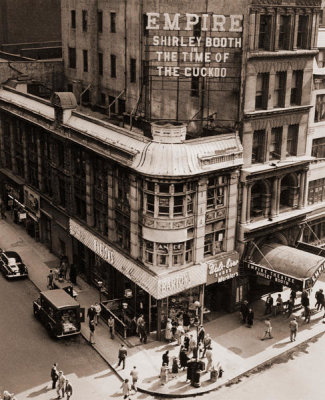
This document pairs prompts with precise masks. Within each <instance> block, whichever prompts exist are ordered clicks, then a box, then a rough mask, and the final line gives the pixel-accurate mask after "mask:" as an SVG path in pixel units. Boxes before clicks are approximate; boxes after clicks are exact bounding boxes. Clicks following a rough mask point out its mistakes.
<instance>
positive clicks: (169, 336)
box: [165, 318, 173, 342]
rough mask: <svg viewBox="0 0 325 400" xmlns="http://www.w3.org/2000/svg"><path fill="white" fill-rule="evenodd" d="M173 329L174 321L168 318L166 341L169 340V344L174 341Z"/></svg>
mask: <svg viewBox="0 0 325 400" xmlns="http://www.w3.org/2000/svg"><path fill="white" fill-rule="evenodd" d="M172 328H173V325H172V321H171V319H170V318H168V319H167V324H166V330H165V339H166V340H167V342H171V341H172V340H173V333H172Z"/></svg>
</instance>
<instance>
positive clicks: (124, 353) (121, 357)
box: [117, 344, 128, 369]
mask: <svg viewBox="0 0 325 400" xmlns="http://www.w3.org/2000/svg"><path fill="white" fill-rule="evenodd" d="M127 355H128V352H127V350H126V348H125V346H124V344H121V347H120V349H119V351H118V365H117V366H118V367H119V366H120V365H121V363H122V364H123V369H125V360H126V356H127Z"/></svg>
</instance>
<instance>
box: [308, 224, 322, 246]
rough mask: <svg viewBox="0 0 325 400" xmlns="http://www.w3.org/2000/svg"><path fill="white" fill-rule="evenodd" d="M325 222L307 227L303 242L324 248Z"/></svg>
mask: <svg viewBox="0 0 325 400" xmlns="http://www.w3.org/2000/svg"><path fill="white" fill-rule="evenodd" d="M324 239H325V222H324V221H322V222H316V223H313V224H312V225H309V224H308V226H306V228H305V229H304V236H303V241H304V242H305V243H310V244H314V245H316V246H319V247H321V248H324V242H325V240H324Z"/></svg>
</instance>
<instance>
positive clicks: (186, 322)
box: [183, 312, 191, 332]
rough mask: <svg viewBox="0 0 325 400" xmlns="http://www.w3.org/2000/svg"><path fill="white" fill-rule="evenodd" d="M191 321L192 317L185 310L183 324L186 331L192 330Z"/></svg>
mask: <svg viewBox="0 0 325 400" xmlns="http://www.w3.org/2000/svg"><path fill="white" fill-rule="evenodd" d="M190 323H191V321H190V317H189V315H188V313H187V312H185V313H184V314H183V326H184V331H185V332H188V331H189V330H190Z"/></svg>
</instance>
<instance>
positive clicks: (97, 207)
mask: <svg viewBox="0 0 325 400" xmlns="http://www.w3.org/2000/svg"><path fill="white" fill-rule="evenodd" d="M93 169H94V171H95V173H94V184H93V196H94V228H95V229H96V230H97V231H98V232H99V233H101V234H102V235H104V236H107V235H108V214H107V201H108V178H107V177H108V165H107V161H106V160H104V159H102V158H99V157H96V158H95V160H94V161H93Z"/></svg>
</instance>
